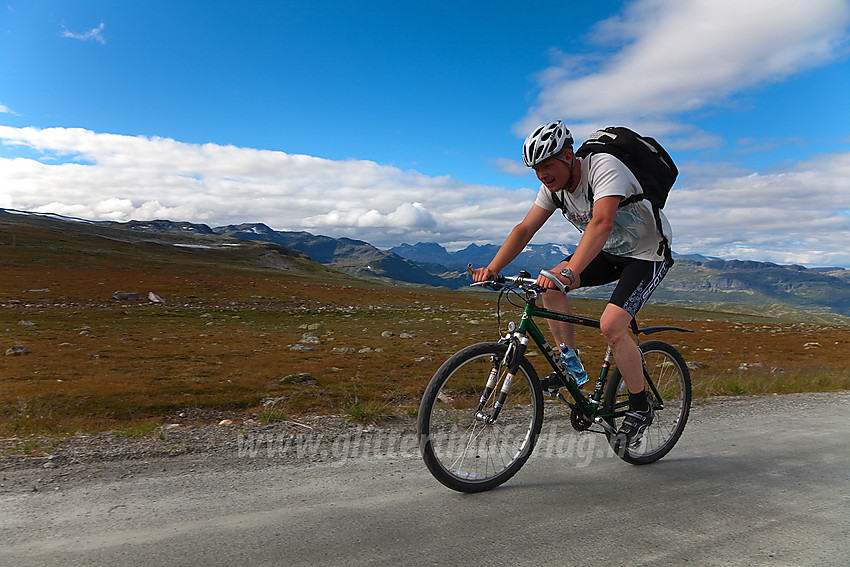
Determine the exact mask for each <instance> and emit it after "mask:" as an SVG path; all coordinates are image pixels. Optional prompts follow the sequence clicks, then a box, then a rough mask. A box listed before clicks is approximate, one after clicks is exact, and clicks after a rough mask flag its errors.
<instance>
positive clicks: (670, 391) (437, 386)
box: [417, 271, 692, 492]
mask: <svg viewBox="0 0 850 567" xmlns="http://www.w3.org/2000/svg"><path fill="white" fill-rule="evenodd" d="M541 273H542V274H543V275H545V276H546V277H548V278H549V279H550V280H552V281H553V282H555V283H556V285H557V286H559V289H560V290H561V291H562V292H564V293H566V291H567V290H566V289H565V288H564V287H563V284H561V282H560V281H559V280H558V279H557V278H555V277H554V276H553V275H552V274H549V273H548V272H541ZM473 285H487V286H489V287H491V288H494V289H496V290H498V291H499V292H500V294H499V301H498V303H497V305H498V306H499V309H498V313H499V317H500V319H501V303H502V298H503V297H504V296H505V295H507V296H508V301H511V300H512V299H515V298H520V300H521V301H522V302H524V306H522V305H520V304H516V303H514V305H517V306H522V307H523V310H522V315H521V317H520V320H519V324H515V323H514V322H510V323H509V324H508V326H507V334H506V335H505V336H504V337H503V338H502V339H501V340H499V341H498V342H485V343H478V344H474V345H471V346H468V347H466V348H463V349H461V350H459V351H458V352H456V353H455V354H453V355H452V356H451V357H449V359H448V360H446V361H445V362H444V363H443V364H442V366H440V368H439V369H438V370H437V372H436V373H435V374H434V377H433V378H431V381H430V382H429V384H428V387H427V388H426V389H425V393H424V395H423V397H422V402H421V403H420V405H419V415H418V418H417V428H418V436H419V448H420V451H421V453H422V457H423V459H424V461H425V464H426V466H427V467H428V470H429V471H431V474H433V475H434V477H435V478H436V479H437V480H439V481H440V482H441V483H443V484H444V485H445V486H447V487H449V488H451V489H453V490H458V491H461V492H481V491H484V490H489V489H491V488H494V487H496V486H499V485H500V484H502V483H503V482H505V481H507V480H508V479H510V478H511V477H512V476H513V475H515V474H516V473H517V471H519V469H520V468H521V467H522V466H523V465H524V464H525V462H526V461H527V460H528V458H529V457H530V456H531V452H532V450H533V449H534V445H535V443H536V442H537V439H538V437H539V436H540V429H541V426H542V424H543V392H542V390H541V386H540V380H539V378H538V375H537V372H536V371H535V369H534V367H533V366H532V364H531V362H529V360H528V358H526V350H527V348H528V345H529V342H530V341H533V342H534V344H536V345H537V347H538V349H539V350H540V352H541V353H542V354H543V357H544V358H545V359H546V361H547V362H548V363H549V365H550V366H551V367H552V370H553V371H554V372H556V373H558V374H559V375H560V376H561V377H562V378H563V380H564V382H565V383H566V387H565V390H566V391H567V392H568V394H569V395H570V397H571V398H572V401H570V400H569V399H567V397H566V396H564V390H563V389H562V390H561V391H559V392H558V394H557V398H558V399H559V400H560V401H562V402H563V403H565V404H567V405H568V406H569V408H570V423H571V424H572V426H573V427H574V428H575V429H576V430H578V431H594V432H597V433H603V434H604V435H606V436H607V438H608V442H609V444H610V445H611V447H612V449H614V451H615V452H616V454H617V455H618V456H619V457H620V458H621V459H623V460H624V461H626V462H628V463H632V464H635V465H643V464H648V463H652V462H655V461H657V460H658V459H660V458H661V457H663V456H664V455H666V454H667V453H668V452H669V451H670V450H671V449H672V448H673V446H674V445H675V444H676V442H677V441H678V440H679V437H680V436H681V435H682V431H683V430H684V428H685V423H686V422H687V420H688V413H689V411H690V406H691V379H690V374H689V372H688V367H687V365H686V364H685V361H684V359H683V358H682V356H681V355H680V354H679V352H678V351H677V350H676V349H675V348H674V347H673V346H671V345H669V344H667V343H665V342H662V341H658V340H648V341H645V342H642V343H640V345H639V347H640V350H641V352H642V353H643V359H644V380H645V386H646V390H647V393H648V396H649V399H650V403H651V404H652V406H653V408H654V409H655V418H654V420H653V422H652V424H651V425H650V426H649V427H648V428H647V430H646V431H645V432H644V434H643V436H642V437H641V438H640V439H637V440H633V441H632V442H631V443H630V444H628V445H627V444H626V443H624V440H623V439H622V438H621V437H622V436H620V435H619V434H618V429H619V425H620V422H621V421H622V419H623V417H624V416H625V413H626V411H628V390H627V389H626V383H625V380H624V379H623V377H622V376H621V375H620V372H619V370H618V369H617V368H616V367H615V366H614V356H613V353H612V351H611V348H610V347H609V348H608V350H607V351H606V353H605V357H604V359H603V361H602V368H601V370H600V372H599V377H598V378H597V379H596V385H595V387H594V389H593V392H592V393H591V394H589V395H585V394H584V393H583V392H582V391H581V390H580V389H579V386H578V385H577V384H576V382H575V380H573V379H572V378H571V377H570V376H569V374H568V373H567V371H566V368H564V366H563V365H562V363H561V361H560V356H559V354H558V353H557V352H554V351H553V350H552V347H550V346H549V344H548V343H547V342H546V339H545V338H544V336H543V333H542V332H541V331H540V328H539V327H538V326H537V324H536V323H535V321H534V318H535V317H539V318H543V319H556V320H559V321H565V322H567V323H573V324H576V325H583V326H587V327H596V328H599V321H598V320H594V319H588V318H585V317H578V316H575V315H567V314H565V313H558V312H555V311H550V310H547V309H545V308H542V307H538V306H537V300H538V299H539V298H540V295H541V294H542V293H543V289H542V288H541V287H539V286H538V285H537V284H536V282H535V280H534V279H531V277H530V274H529V273H528V272H525V271H523V272H520V273H519V274H518V275H517V276H515V277H504V276H497V277H496V278H495V279H494V280H493V281H489V282H482V283H480V284H473ZM632 331H633V332H634V333H635V334H636V335H651V334H653V333H657V332H660V331H682V332H692V331H689V330H688V329H681V328H678V327H666V326H665V327H647V328H644V329H640V328H638V325H637V323H636V322H635V321H632ZM609 373H610V374H611V376H610V379H609Z"/></svg>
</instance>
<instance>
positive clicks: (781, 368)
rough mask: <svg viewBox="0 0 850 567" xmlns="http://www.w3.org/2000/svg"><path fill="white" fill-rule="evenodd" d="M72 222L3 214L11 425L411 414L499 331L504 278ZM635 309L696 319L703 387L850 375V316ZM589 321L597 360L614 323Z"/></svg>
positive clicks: (141, 425) (742, 391)
mask: <svg viewBox="0 0 850 567" xmlns="http://www.w3.org/2000/svg"><path fill="white" fill-rule="evenodd" d="M67 224H68V223H64V224H62V223H49V222H36V221H35V220H27V219H20V220H19V219H13V220H8V219H5V218H4V219H2V220H0V270H2V274H3V276H2V278H0V347H2V348H0V352H3V351H6V356H4V357H3V358H2V359H0V360H2V365H0V386H2V387H0V436H6V437H8V436H25V435H33V434H39V435H41V434H59V435H62V434H71V433H75V432H98V431H106V430H115V431H123V432H125V433H124V434H127V435H138V434H145V433H146V432H150V431H154V430H155V429H156V428H157V427H158V426H159V425H162V424H166V423H169V422H170V421H172V420H174V419H176V418H177V416H180V417H181V418H184V419H192V420H195V421H197V422H199V423H200V422H204V423H216V422H218V421H220V420H224V419H227V420H231V421H234V422H235V421H245V420H255V421H264V420H265V421H275V420H286V419H297V418H298V416H299V415H307V414H324V415H343V416H347V417H348V418H349V419H351V420H354V421H360V422H377V421H381V420H388V419H409V418H410V417H412V416H414V415H415V414H416V411H417V408H418V404H419V399H420V396H421V394H422V391H423V390H424V388H425V386H426V384H427V383H428V380H429V379H430V377H431V376H432V374H433V373H434V371H435V370H436V369H437V367H438V366H439V365H440V363H441V362H442V361H443V360H444V359H446V358H447V357H448V356H449V355H450V354H451V353H453V352H455V351H456V350H458V349H459V348H461V347H463V346H466V345H468V344H471V343H473V342H480V341H490V340H496V339H497V338H498V337H499V336H500V330H499V328H498V323H497V318H496V311H495V308H496V295H495V294H494V293H492V292H482V291H471V290H467V291H463V290H461V291H452V290H448V289H442V288H432V287H414V286H401V285H397V286H390V285H386V284H382V283H377V282H370V281H366V280H362V279H356V278H354V277H351V276H348V275H345V274H342V273H340V272H336V271H333V270H331V269H329V268H327V267H325V266H322V265H320V264H317V263H315V262H312V261H311V260H309V259H308V258H307V257H305V256H303V255H301V254H299V253H295V252H292V251H289V250H287V249H285V248H283V247H280V246H278V245H275V244H269V243H259V242H247V241H237V240H232V239H223V238H217V239H203V238H200V237H195V236H192V235H186V236H183V237H181V236H175V235H170V234H169V235H151V234H137V235H133V234H132V233H129V232H127V231H113V230H109V229H105V228H100V227H93V226H89V225H84V224H81V225H80V227H79V228H78V229H74V230H69V229H68V228H67ZM674 269H675V268H674ZM119 291H120V292H122V293H123V295H118V294H116V292H119ZM133 294H136V295H133ZM503 305H504V304H503ZM508 307H509V309H508V310H506V311H505V312H504V313H503V316H502V320H501V323H502V331H501V332H504V327H505V325H506V323H507V321H509V320H511V319H512V318H515V317H516V313H517V310H515V309H514V308H512V307H510V306H508ZM574 307H575V311H576V312H577V313H579V314H583V315H587V316H591V317H593V316H598V315H599V314H600V313H601V310H602V309H603V307H604V303H603V302H602V301H600V300H595V299H577V300H576V301H575V306H574ZM640 321H641V324H642V325H645V326H646V325H675V326H681V327H686V328H690V329H693V330H694V331H695V332H694V333H692V334H684V333H674V334H667V335H666V336H665V337H664V339H665V340H667V341H669V342H672V343H673V344H675V345H676V346H677V348H679V350H680V351H681V352H682V354H683V355H684V357H685V359H686V360H687V361H689V363H690V364H691V366H692V368H691V375H692V380H693V385H694V396H695V397H696V398H701V397H702V398H705V397H709V396H728V395H733V396H735V395H752V394H782V393H790V392H811V391H838V390H847V389H850V371H848V369H849V368H850V349H848V344H847V343H848V340H850V327H848V326H846V325H842V324H841V323H837V322H822V321H819V320H818V319H816V318H814V317H812V318H809V317H807V316H806V315H805V314H801V313H799V312H796V313H794V314H790V315H789V314H784V315H782V316H775V315H773V316H769V315H767V314H764V315H760V314H757V313H756V314H753V313H749V314H743V313H734V312H715V311H708V310H699V309H692V308H685V307H680V306H663V305H649V306H647V307H646V308H645V309H644V311H643V312H642V313H641V317H640ZM578 335H579V337H578V343H579V345H578V346H579V349H580V351H581V353H582V354H581V356H582V360H583V361H584V363H585V365H586V366H588V367H589V369H594V368H598V361H600V360H601V357H602V354H603V351H604V341H603V340H602V338H601V336H600V335H599V334H598V333H595V332H593V331H592V330H580V331H579V333H578ZM14 347H22V348H18V349H15V348H14ZM7 349H8V350H7ZM531 360H532V362H535V361H541V362H542V357H539V356H537V357H535V356H532V359H531ZM538 371H539V372H540V373H543V372H544V371H545V368H544V366H543V365H542V364H540V365H538ZM591 374H593V373H592V372H591Z"/></svg>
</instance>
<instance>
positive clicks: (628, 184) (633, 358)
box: [473, 120, 672, 444]
mask: <svg viewBox="0 0 850 567" xmlns="http://www.w3.org/2000/svg"><path fill="white" fill-rule="evenodd" d="M572 145H573V138H572V135H571V134H570V131H569V130H568V129H567V127H566V125H565V124H564V123H563V122H562V121H560V120H556V121H553V122H549V123H548V124H543V125H541V126H539V127H537V128H535V129H534V131H533V132H532V133H531V134H530V135H529V136H528V138H527V139H526V140H525V144H524V145H523V162H524V163H525V165H526V166H528V167H531V168H532V169H534V171H535V173H536V174H537V178H538V179H539V180H540V181H541V183H542V185H541V187H540V190H539V192H538V194H537V199H536V200H535V202H534V204H533V205H532V206H531V209H530V210H529V211H528V213H527V214H526V216H525V218H524V219H523V220H522V221H521V222H520V223H519V224H518V225H516V226H515V227H514V228H513V230H512V231H511V232H510V234H509V235H508V237H507V239H506V240H505V242H504V244H502V246H501V248H499V251H498V252H497V253H496V256H495V257H494V258H493V260H492V261H491V262H490V264H489V265H488V266H487V267H485V268H478V269H476V270H474V271H473V280H474V281H476V282H481V281H487V280H490V279H492V278H493V276H495V275H497V274H498V273H499V272H500V271H501V270H502V269H503V268H504V267H505V266H507V265H508V264H509V263H510V262H511V261H512V260H513V259H514V258H516V257H517V255H518V254H519V253H520V252H521V251H522V250H523V249H524V248H525V246H526V245H527V244H528V242H529V241H530V240H531V238H532V237H533V236H534V234H535V233H536V232H537V231H538V230H540V228H541V227H542V226H543V224H544V223H545V222H546V221H547V220H548V219H549V217H550V216H551V215H552V213H553V212H554V211H555V210H558V209H559V208H560V209H562V210H563V212H564V216H565V217H566V218H567V220H569V221H570V222H571V223H572V224H573V225H574V226H575V227H576V228H578V229H579V230H580V231H582V236H581V239H580V240H579V243H578V247H577V248H576V251H575V253H573V254H571V255H570V256H567V257H566V258H565V259H564V260H563V261H562V262H560V263H559V264H558V265H556V266H555V267H554V268H552V269H551V270H550V271H551V272H552V273H553V274H555V275H556V277H558V279H559V280H561V282H563V284H564V285H565V286H566V287H567V288H568V289H570V290H573V289H576V288H579V287H585V286H599V285H604V284H607V283H611V282H613V281H617V280H619V282H618V284H617V286H616V288H615V289H614V292H613V293H612V295H611V299H610V300H609V302H608V304H607V306H606V307H605V310H604V311H603V313H602V316H601V317H600V325H601V330H602V334H603V336H604V337H605V340H606V341H607V343H608V344H609V345H610V346H611V349H612V350H613V353H614V358H615V360H616V362H617V367H618V368H619V369H620V372H621V374H622V375H623V377H624V378H625V381H626V386H627V387H628V389H629V412H627V414H626V416H625V418H624V420H623V422H622V425H621V426H620V431H619V433H620V434H621V435H623V436H624V437H625V440H626V443H627V444H631V443H633V442H636V441H637V440H638V439H640V437H641V436H642V434H643V432H644V430H645V429H646V428H647V427H648V426H649V425H650V424H651V423H652V419H653V410H652V406H651V405H650V404H649V401H648V399H647V394H646V390H645V389H644V382H643V363H642V358H641V353H640V350H639V349H638V346H637V344H636V343H635V341H634V340H633V339H632V337H631V336H630V334H629V325H630V323H631V321H632V319H633V318H634V316H635V315H636V314H637V311H638V310H639V309H640V308H641V306H642V305H643V304H644V303H645V302H646V301H647V299H649V296H650V295H651V294H652V292H653V291H654V290H655V288H656V287H657V286H658V284H659V283H660V282H661V280H662V278H664V275H665V274H666V273H667V270H668V269H669V267H670V265H672V260H670V261H668V260H665V257H664V255H663V253H660V252H661V250H660V247H659V242H660V238H659V235H658V230H657V229H656V226H655V217H654V213H653V210H652V206H651V205H650V204H649V202H648V201H647V200H640V201H636V202H633V203H630V204H628V205H625V206H623V207H619V204H620V201H622V200H624V199H626V198H628V197H629V196H631V195H634V194H636V193H641V192H642V191H641V188H640V184H639V183H638V180H637V179H636V178H635V176H634V175H633V174H632V172H631V171H629V169H628V168H627V167H626V166H625V165H624V164H623V163H622V162H621V161H620V160H618V159H617V158H615V157H614V156H612V155H609V154H602V153H598V154H593V155H591V156H588V157H587V158H584V159H580V158H577V157H576V156H575V154H574V153H573V147H572ZM589 187H592V201H591V196H590V195H591V193H590V191H589ZM562 204H563V207H562ZM660 218H661V222H662V225H663V226H662V228H663V234H664V235H666V236H667V239H668V241H669V243H670V244H672V237H671V235H672V232H671V231H670V226H669V223H668V222H667V219H666V217H665V216H664V214H663V212H662V213H661V214H660ZM537 283H538V285H540V286H541V287H543V288H545V289H546V290H547V291H546V293H544V294H543V305H544V306H545V307H546V308H547V309H550V310H553V311H560V312H563V313H572V310H571V308H570V304H569V300H568V299H567V296H566V295H564V294H562V293H557V292H556V291H557V290H555V284H554V283H552V282H551V281H550V280H549V279H548V278H546V277H544V276H542V275H541V276H540V277H538V279H537ZM549 327H550V329H551V331H552V334H553V336H554V338H555V340H556V341H557V342H558V343H561V344H565V345H566V346H567V347H569V348H571V349H575V346H576V345H575V332H574V329H573V325H572V324H569V323H564V322H561V321H553V320H550V321H549ZM553 381H557V382H560V379H559V378H558V375H557V374H553V375H552V376H550V377H548V378H547V379H545V380H543V381H542V382H543V384H542V385H543V387H544V390H548V392H549V393H553V392H556V391H557V390H558V389H559V388H561V387H563V386H564V384H562V383H556V384H553V383H552V382H553Z"/></svg>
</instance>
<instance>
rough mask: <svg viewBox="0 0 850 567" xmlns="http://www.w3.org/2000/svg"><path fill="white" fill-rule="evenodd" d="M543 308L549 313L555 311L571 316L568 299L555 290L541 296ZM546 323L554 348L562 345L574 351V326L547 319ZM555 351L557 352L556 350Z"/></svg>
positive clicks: (571, 311)
mask: <svg viewBox="0 0 850 567" xmlns="http://www.w3.org/2000/svg"><path fill="white" fill-rule="evenodd" d="M543 307H545V308H546V309H548V310H550V311H557V312H559V313H566V314H568V315H572V314H573V310H572V307H570V300H569V298H568V297H567V296H566V294H563V293H561V292H560V291H558V290H556V289H550V290H549V291H547V292H546V293H544V294H543ZM548 321H549V329H550V330H551V331H552V336H554V337H555V347H557V346H558V345H560V344H561V343H564V344H565V345H567V346H568V347H570V348H571V349H575V348H576V331H575V326H574V325H573V324H572V323H564V322H563V321H555V320H554V319H549V320H548ZM555 350H557V348H556V349H555Z"/></svg>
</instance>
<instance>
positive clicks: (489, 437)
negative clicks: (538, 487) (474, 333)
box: [417, 343, 543, 492]
mask: <svg viewBox="0 0 850 567" xmlns="http://www.w3.org/2000/svg"><path fill="white" fill-rule="evenodd" d="M507 348H508V346H507V345H506V344H503V343H478V344H475V345H471V346H468V347H466V348H463V349H461V350H459V351H458V352H456V353H455V354H453V355H452V356H451V357H449V359H448V360H446V361H445V362H444V363H443V365H442V366H440V368H439V369H438V370H437V372H436V373H435V374H434V377H433V378H431V381H430V382H429V384H428V387H427V388H426V389H425V393H424V395H423V396H422V402H421V403H420V405H419V415H418V418H417V429H418V433H419V448H420V451H421V453H422V458H423V460H424V461H425V465H426V466H427V467H428V470H429V471H430V472H431V474H432V475H433V476H434V478H436V479H437V480H438V481H440V482H441V483H442V484H444V485H445V486H447V487H448V488H451V489H452V490H457V491H459V492H482V491H485V490H490V489H492V488H495V487H496V486H499V485H500V484H502V483H504V482H505V481H507V480H508V479H510V478H511V477H512V476H514V475H515V474H516V473H517V471H519V469H520V468H522V466H523V465H524V464H525V462H526V461H527V460H528V457H530V456H531V452H532V450H533V449H534V445H535V443H536V442H537V438H538V436H539V435H540V428H541V426H542V424H543V394H542V391H541V389H540V381H539V379H538V377H537V373H536V372H535V370H534V367H533V366H532V365H531V363H530V362H529V361H528V360H527V359H526V358H525V357H524V356H523V358H522V359H521V360H520V364H519V369H518V370H517V372H516V375H515V377H514V379H513V383H512V384H511V389H510V393H509V395H508V398H507V399H506V400H505V404H504V406H503V408H502V410H501V413H500V414H499V416H498V418H497V419H496V421H495V422H493V423H488V422H486V420H482V419H480V418H478V417H476V411H477V406H478V404H479V401H480V398H481V396H482V393H483V391H484V388H485V385H486V383H487V379H488V377H489V376H490V373H491V371H492V370H493V369H494V368H495V369H496V370H497V376H498V383H497V385H496V387H495V388H494V389H493V393H492V394H491V395H490V396H489V397H488V399H487V400H486V405H485V407H484V408H483V409H482V412H483V413H484V414H486V415H492V412H493V405H494V403H495V401H496V397H497V395H498V393H499V390H500V389H501V387H502V383H503V381H504V378H505V376H506V374H507V368H506V366H502V364H501V362H502V359H503V357H504V355H505V352H506V351H507Z"/></svg>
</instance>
